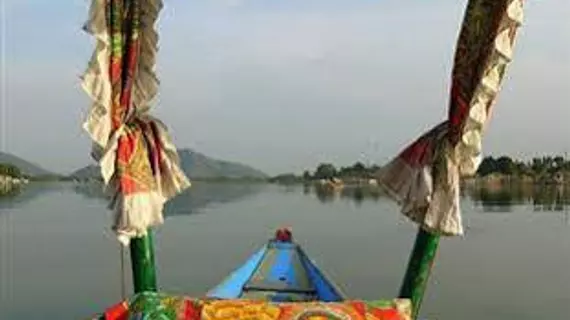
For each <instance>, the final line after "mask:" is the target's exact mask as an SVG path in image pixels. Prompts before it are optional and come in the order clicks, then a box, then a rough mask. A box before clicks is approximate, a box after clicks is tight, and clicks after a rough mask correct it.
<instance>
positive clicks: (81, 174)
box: [69, 164, 101, 180]
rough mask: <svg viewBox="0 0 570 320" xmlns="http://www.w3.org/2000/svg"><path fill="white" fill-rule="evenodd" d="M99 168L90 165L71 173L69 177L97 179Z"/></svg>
mask: <svg viewBox="0 0 570 320" xmlns="http://www.w3.org/2000/svg"><path fill="white" fill-rule="evenodd" d="M100 172H101V171H100V170H99V166H98V165H95V164H90V165H88V166H87V167H83V168H81V169H78V170H75V171H73V172H72V173H71V174H70V175H69V176H70V177H72V178H75V179H81V180H84V179H89V178H94V177H98V176H99V175H100V174H101V173H100Z"/></svg>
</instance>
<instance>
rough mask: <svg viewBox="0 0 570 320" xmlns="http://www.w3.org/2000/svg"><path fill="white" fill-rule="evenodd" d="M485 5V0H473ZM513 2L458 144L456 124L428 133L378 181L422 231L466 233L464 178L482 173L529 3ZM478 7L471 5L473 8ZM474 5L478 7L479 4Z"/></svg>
mask: <svg viewBox="0 0 570 320" xmlns="http://www.w3.org/2000/svg"><path fill="white" fill-rule="evenodd" d="M472 1H475V2H481V1H480V0H472ZM497 1H507V4H506V6H505V8H506V10H505V12H504V14H503V16H502V19H501V21H500V24H499V27H498V29H497V30H494V31H496V32H497V34H496V35H495V37H494V42H493V46H492V50H491V52H490V53H488V54H487V56H486V59H485V61H483V62H482V63H483V64H484V69H483V70H484V72H483V74H482V75H481V78H480V79H479V81H478V83H477V86H476V88H475V90H474V92H473V94H472V96H471V98H470V100H469V101H468V103H469V108H468V111H469V112H468V115H467V119H466V121H465V124H464V126H463V128H462V132H461V137H460V139H459V141H458V143H457V144H455V145H453V144H452V143H451V142H450V123H449V121H446V122H443V123H442V124H440V125H438V126H436V127H435V128H433V129H432V130H430V131H429V132H428V133H426V134H424V135H423V136H422V137H420V138H419V139H418V140H416V141H415V142H414V143H412V144H411V145H410V146H409V147H408V148H406V149H405V150H404V151H403V152H402V153H401V154H400V155H399V156H398V157H397V158H395V159H394V160H392V161H391V162H390V163H388V164H387V165H386V166H385V167H383V168H382V169H381V170H380V171H379V172H378V175H377V178H378V182H379V183H380V185H382V186H383V187H384V188H385V190H386V191H387V193H388V194H389V195H390V196H391V197H392V198H393V199H394V200H396V201H397V202H398V203H399V204H400V205H401V210H402V213H403V214H404V215H405V216H406V217H408V218H409V219H411V220H412V221H414V222H415V223H417V224H419V225H420V227H421V228H424V229H425V230H427V231H429V232H432V233H435V234H441V235H445V236H457V235H463V226H462V218H461V210H460V204H459V195H460V178H461V177H462V176H469V175H473V174H475V173H476V171H477V168H478V167H479V164H480V162H481V148H482V147H481V144H482V143H481V141H482V135H483V131H484V129H485V126H486V125H487V123H488V121H489V119H490V111H491V106H492V104H493V103H494V101H495V99H496V96H497V94H498V92H499V90H500V85H501V82H502V80H503V78H504V74H505V69H506V66H507V64H508V63H509V62H510V61H511V60H512V54H513V45H514V39H515V36H516V31H517V28H518V27H519V26H520V25H521V24H522V19H523V0H497ZM471 4H472V3H470V5H471ZM479 4H480V3H478V4H475V3H473V5H475V6H476V5H479Z"/></svg>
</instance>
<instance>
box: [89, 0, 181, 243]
mask: <svg viewBox="0 0 570 320" xmlns="http://www.w3.org/2000/svg"><path fill="white" fill-rule="evenodd" d="M161 8H162V1H161V0H92V3H91V8H90V12H89V19H88V21H87V23H86V25H85V27H84V29H85V30H86V31H87V32H88V33H89V34H91V35H92V36H93V37H94V38H95V40H96V45H95V51H94V53H93V56H92V58H91V60H90V62H89V65H88V68H87V70H86V72H85V73H84V75H83V76H82V85H83V88H84V90H85V91H86V93H87V94H88V95H89V96H90V97H91V99H92V101H93V104H92V106H91V109H90V111H89V114H88V116H87V119H86V121H85V123H84V128H85V130H86V131H87V132H88V133H89V135H90V136H91V138H92V140H93V151H92V156H93V157H94V159H95V160H96V161H97V162H98V163H99V165H100V167H101V174H102V177H103V179H104V182H105V184H106V186H107V190H108V191H109V192H110V193H111V195H112V201H111V204H110V206H111V208H113V209H114V212H115V218H114V221H113V226H112V227H113V230H114V231H115V232H116V233H117V236H118V239H119V240H120V241H121V242H122V243H123V244H125V245H126V244H128V243H129V240H130V239H131V238H133V237H140V236H144V235H145V234H146V232H147V229H148V228H149V227H153V226H157V225H160V224H161V223H162V222H163V216H162V209H163V205H164V203H165V202H166V201H167V200H168V199H170V198H172V197H174V196H175V195H176V194H177V193H179V192H180V191H182V190H183V189H185V188H187V187H188V186H189V185H190V183H189V181H188V179H187V178H186V176H185V175H184V173H183V172H182V170H181V169H180V167H179V160H178V155H177V151H176V148H175V146H174V144H173V143H172V140H171V138H170V136H169V134H168V133H167V129H166V126H165V125H164V124H163V123H162V122H160V121H159V120H158V119H156V118H154V117H152V116H151V115H150V114H149V111H150V109H151V107H152V104H153V100H154V98H155V96H156V94H157V91H158V85H159V81H158V79H157V77H156V74H155V71H154V68H155V60H156V54H157V42H158V35H157V33H156V31H155V30H154V24H155V22H156V21H157V19H158V15H159V12H160V10H161Z"/></svg>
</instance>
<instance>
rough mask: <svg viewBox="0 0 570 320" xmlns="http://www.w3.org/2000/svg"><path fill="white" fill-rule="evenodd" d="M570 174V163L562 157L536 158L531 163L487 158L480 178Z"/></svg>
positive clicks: (510, 159)
mask: <svg viewBox="0 0 570 320" xmlns="http://www.w3.org/2000/svg"><path fill="white" fill-rule="evenodd" d="M560 171H562V172H570V161H569V160H566V159H564V157H562V156H544V157H535V158H532V159H531V160H530V161H526V162H525V161H520V160H513V159H512V158H510V157H507V156H501V157H498V158H494V157H491V156H489V157H485V158H484V159H483V161H482V162H481V164H480V165H479V169H478V170H477V175H478V176H486V175H489V174H493V173H498V174H504V175H515V176H522V175H528V176H532V177H540V176H545V175H551V174H554V173H556V172H560Z"/></svg>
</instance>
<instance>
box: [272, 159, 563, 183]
mask: <svg viewBox="0 0 570 320" xmlns="http://www.w3.org/2000/svg"><path fill="white" fill-rule="evenodd" d="M380 168H381V167H380V166H379V165H376V164H373V165H368V166H367V165H365V164H363V163H362V162H356V163H354V164H353V165H349V166H341V167H336V166H335V165H334V164H332V163H330V162H324V163H319V164H318V165H317V166H316V167H315V169H313V170H305V171H304V172H303V173H302V174H301V175H298V174H294V173H286V174H281V175H278V176H275V177H273V178H270V179H269V181H270V182H281V183H295V182H306V181H312V180H320V179H332V178H338V179H371V178H374V175H375V174H376V173H377V172H378V170H380ZM559 171H563V172H570V160H567V159H565V158H564V157H563V156H543V157H535V158H532V159H531V160H530V161H522V160H515V159H513V158H511V157H509V156H499V157H493V156H487V157H485V158H483V160H482V162H481V164H480V165H479V168H478V170H477V173H476V176H479V177H484V176H487V175H490V174H503V175H514V176H522V175H528V176H531V177H543V176H547V175H552V174H554V173H556V172H559Z"/></svg>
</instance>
